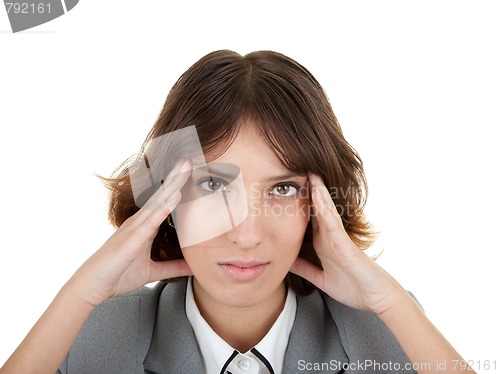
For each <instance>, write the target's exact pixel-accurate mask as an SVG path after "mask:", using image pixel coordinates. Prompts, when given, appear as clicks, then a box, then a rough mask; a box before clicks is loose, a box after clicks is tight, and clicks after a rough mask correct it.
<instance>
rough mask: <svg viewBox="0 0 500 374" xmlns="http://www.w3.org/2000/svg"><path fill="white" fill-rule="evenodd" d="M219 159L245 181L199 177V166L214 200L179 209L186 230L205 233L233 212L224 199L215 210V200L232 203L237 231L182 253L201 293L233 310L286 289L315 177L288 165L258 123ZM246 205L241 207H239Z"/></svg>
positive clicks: (179, 222) (178, 221)
mask: <svg viewBox="0 0 500 374" xmlns="http://www.w3.org/2000/svg"><path fill="white" fill-rule="evenodd" d="M212 162H213V164H214V165H228V167H227V169H226V170H229V171H230V170H235V167H237V168H236V169H237V170H239V173H240V174H239V177H238V178H237V179H236V182H237V183H233V184H232V185H228V183H227V182H226V181H224V179H223V178H220V177H219V176H217V175H215V176H214V178H208V179H207V178H197V177H195V175H196V173H197V171H196V169H195V170H193V177H192V178H191V179H192V181H193V183H196V184H197V186H196V187H197V188H199V189H201V191H203V193H204V194H209V198H208V199H204V200H205V201H206V202H203V199H200V201H201V202H200V203H199V204H201V205H198V209H194V210H192V211H191V213H190V212H189V210H186V209H184V210H182V209H180V210H179V211H178V212H177V214H176V225H179V226H180V227H179V228H180V231H182V232H183V234H182V235H183V236H184V237H186V236H188V235H189V234H190V233H191V234H192V235H194V236H195V237H199V235H200V232H205V231H206V227H208V228H211V227H217V226H219V229H220V226H221V225H218V223H217V222H214V221H218V220H220V219H219V218H220V217H221V215H222V216H225V217H227V214H228V212H229V210H228V211H227V212H226V210H225V208H224V204H218V205H217V206H218V208H215V205H213V206H214V208H213V209H211V208H210V204H212V203H211V201H220V202H225V204H226V205H225V206H226V207H227V206H231V207H232V210H231V215H232V216H233V217H232V218H231V220H232V221H231V222H232V224H233V226H230V229H229V230H225V232H223V233H221V234H218V235H217V236H215V237H212V238H211V239H209V240H206V241H203V242H198V243H195V244H192V245H188V246H183V249H182V253H183V255H184V258H185V259H186V261H187V263H188V264H189V267H190V268H191V270H192V271H193V274H194V277H195V292H196V295H197V296H198V297H200V296H201V297H209V298H210V299H211V301H212V302H216V303H222V304H225V305H228V306H233V307H250V306H253V305H258V304H261V303H264V302H265V301H266V300H269V298H272V297H275V296H276V295H277V293H282V292H283V291H284V288H283V280H284V278H285V276H286V275H287V273H288V271H289V269H290V268H291V266H292V264H293V263H294V261H295V259H296V258H297V255H298V253H299V250H300V247H301V244H302V240H303V237H304V232H305V229H306V226H307V223H308V209H309V194H308V191H307V176H300V175H295V174H294V173H293V172H290V170H288V169H287V168H285V167H284V166H283V165H282V164H281V163H280V161H279V160H278V158H277V157H276V156H275V154H274V153H273V151H272V150H271V149H270V148H269V147H268V146H267V145H266V144H265V143H264V140H263V139H262V138H261V136H260V135H259V134H258V133H257V132H256V131H255V129H254V127H253V125H252V124H251V123H247V124H245V126H243V128H242V131H240V133H239V134H238V136H237V137H236V139H235V141H234V142H233V143H232V145H231V147H230V148H229V149H228V150H227V151H226V152H225V153H224V154H223V155H222V156H220V157H219V158H217V159H216V160H213V161H212ZM212 162H211V163H210V164H212ZM188 183H189V182H188ZM238 186H240V187H238ZM239 189H242V190H244V193H243V194H242V193H241V191H238V190H239ZM242 196H243V199H242ZM210 199H212V200H210ZM203 204H205V205H203ZM228 204H229V205H228ZM238 204H239V206H240V210H239V212H235V209H234V207H235V206H238ZM241 204H243V206H242V205H241ZM186 205H187V204H186ZM200 207H203V208H202V209H200ZM193 211H194V212H195V213H193ZM221 211H222V213H221ZM242 212H243V213H242ZM226 221H227V219H226ZM190 223H191V224H190ZM203 226H205V227H203ZM232 227H234V228H232ZM181 243H182V242H181Z"/></svg>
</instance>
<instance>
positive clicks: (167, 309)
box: [144, 278, 203, 374]
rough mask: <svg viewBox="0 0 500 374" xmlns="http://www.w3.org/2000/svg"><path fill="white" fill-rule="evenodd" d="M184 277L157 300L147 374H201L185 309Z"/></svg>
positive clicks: (166, 287) (145, 367)
mask: <svg viewBox="0 0 500 374" xmlns="http://www.w3.org/2000/svg"><path fill="white" fill-rule="evenodd" d="M186 283H187V278H185V279H183V280H181V281H177V282H173V283H169V284H167V285H166V286H165V288H164V289H163V292H162V294H161V296H160V299H159V301H158V311H157V314H156V320H155V327H154V333H153V337H152V340H151V346H150V347H149V351H148V354H147V356H146V359H145V361H144V370H145V372H146V373H158V374H160V373H168V374H181V373H182V374H184V373H202V372H203V365H202V361H201V353H200V350H199V347H198V344H197V342H196V338H195V336H194V333H193V330H192V328H191V324H190V323H189V321H188V319H187V317H186V313H185V310H184V305H185V298H186Z"/></svg>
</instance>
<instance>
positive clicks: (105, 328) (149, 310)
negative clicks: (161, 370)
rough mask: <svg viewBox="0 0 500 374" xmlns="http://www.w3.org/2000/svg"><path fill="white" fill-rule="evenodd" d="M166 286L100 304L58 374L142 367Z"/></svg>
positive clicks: (164, 284) (86, 323)
mask: <svg viewBox="0 0 500 374" xmlns="http://www.w3.org/2000/svg"><path fill="white" fill-rule="evenodd" d="M165 286H166V283H164V282H158V283H157V284H156V285H155V286H154V287H143V288H141V289H139V290H137V291H134V292H132V293H129V294H127V295H123V296H120V297H117V298H112V299H108V300H106V301H104V302H103V303H102V304H100V305H99V306H98V307H97V308H96V309H95V310H94V311H93V312H92V314H91V315H90V316H89V318H88V319H87V321H86V322H85V324H84V326H83V328H82V330H81V331H80V333H79V335H78V336H77V338H76V339H75V341H74V343H73V346H72V347H71V350H70V352H69V353H68V355H67V356H66V359H65V360H64V362H63V363H62V365H61V367H60V369H59V372H60V373H63V374H64V373H101V372H102V373H105V372H122V373H125V372H131V368H141V367H142V361H143V359H144V357H145V356H146V354H147V350H148V347H149V344H150V340H151V336H152V331H153V325H154V320H155V316H156V305H157V303H158V298H159V296H160V294H161V292H162V290H163V288H164V287H165ZM116 352H120V354H118V355H117V354H116ZM120 369H122V370H120ZM116 370H118V371H116Z"/></svg>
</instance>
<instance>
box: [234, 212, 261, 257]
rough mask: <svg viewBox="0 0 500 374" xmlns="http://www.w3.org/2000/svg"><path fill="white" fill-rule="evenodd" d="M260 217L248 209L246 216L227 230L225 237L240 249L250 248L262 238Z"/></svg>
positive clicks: (256, 244)
mask: <svg viewBox="0 0 500 374" xmlns="http://www.w3.org/2000/svg"><path fill="white" fill-rule="evenodd" d="M263 229H264V222H262V217H260V215H258V214H255V213H254V212H252V211H249V213H248V216H247V217H246V218H245V219H244V220H243V222H241V223H240V224H239V225H238V226H236V227H235V228H233V229H232V230H231V231H228V232H227V234H226V235H227V238H228V239H229V240H230V241H231V242H232V243H233V244H236V245H237V246H238V247H240V248H241V249H252V248H255V247H257V246H258V245H259V244H261V243H262V241H263V239H264V231H263Z"/></svg>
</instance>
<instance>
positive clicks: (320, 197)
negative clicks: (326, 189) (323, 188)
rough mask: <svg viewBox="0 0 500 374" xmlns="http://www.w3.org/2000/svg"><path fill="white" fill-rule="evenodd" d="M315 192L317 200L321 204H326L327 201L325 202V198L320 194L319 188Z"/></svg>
mask: <svg viewBox="0 0 500 374" xmlns="http://www.w3.org/2000/svg"><path fill="white" fill-rule="evenodd" d="M313 191H314V193H315V194H316V200H317V201H318V202H319V203H320V204H324V203H325V201H324V200H323V196H321V192H319V190H318V189H317V188H313Z"/></svg>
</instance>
